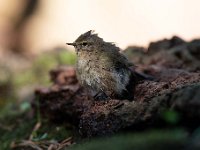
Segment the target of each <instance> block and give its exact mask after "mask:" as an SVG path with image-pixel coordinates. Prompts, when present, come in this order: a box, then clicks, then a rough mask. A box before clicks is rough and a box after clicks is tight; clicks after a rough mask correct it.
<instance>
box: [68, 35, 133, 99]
mask: <svg viewBox="0 0 200 150" xmlns="http://www.w3.org/2000/svg"><path fill="white" fill-rule="evenodd" d="M67 44H68V45H72V46H74V47H75V50H76V53H77V64H76V65H77V66H76V72H77V77H78V80H79V82H80V83H81V84H82V85H83V86H84V87H87V88H88V89H90V91H91V92H92V93H93V95H94V97H95V99H97V100H103V99H113V98H116V99H128V100H133V99H134V88H135V84H136V82H137V73H136V72H133V71H132V70H131V69H130V68H129V67H130V66H133V64H132V63H131V62H129V61H128V59H127V58H126V57H125V56H124V55H123V54H121V53H120V49H119V48H118V47H116V46H115V44H113V43H111V42H105V41H104V40H103V39H102V38H100V37H99V36H98V35H97V34H94V33H93V31H88V32H86V33H84V34H82V35H80V36H79V37H78V38H77V39H76V41H75V42H73V43H67Z"/></svg>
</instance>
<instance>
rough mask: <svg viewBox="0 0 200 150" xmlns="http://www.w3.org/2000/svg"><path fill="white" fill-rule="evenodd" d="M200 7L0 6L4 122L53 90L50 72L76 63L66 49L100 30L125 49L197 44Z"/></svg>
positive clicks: (127, 0) (111, 2)
mask: <svg viewBox="0 0 200 150" xmlns="http://www.w3.org/2000/svg"><path fill="white" fill-rule="evenodd" d="M199 6H200V1H199V0H151V1H149V0H81V1H80V0H56V1H55V0H48V1H47V0H46V1H45V0H17V1H16V0H0V110H1V111H0V118H3V117H4V118H5V115H7V114H8V112H9V113H11V111H10V108H12V110H14V109H13V108H15V109H16V110H17V111H25V110H27V109H29V108H30V103H29V101H30V100H31V99H32V95H33V91H34V89H35V88H36V87H38V86H40V85H48V84H50V83H49V77H48V72H49V70H50V69H52V68H54V67H56V66H58V65H66V64H69V65H73V64H74V63H75V60H76V56H75V54H74V51H73V49H72V48H71V47H67V46H66V45H65V43H66V42H72V41H74V40H75V39H76V38H77V37H78V36H79V35H80V34H82V33H84V32H86V31H88V30H95V31H96V32H97V33H99V35H100V36H101V37H103V38H104V40H106V41H110V42H115V43H116V44H117V45H118V46H119V47H121V48H122V49H124V48H126V47H127V46H130V45H137V46H145V47H147V46H148V44H149V43H150V42H151V41H156V40H159V39H163V38H170V37H172V36H174V35H177V36H180V37H181V38H183V39H185V40H191V39H193V38H199V37H200V28H199V27H200V9H199ZM24 100H25V101H24ZM13 104H14V106H13ZM16 105H17V107H16ZM8 110H9V111H8ZM0 126H1V124H0Z"/></svg>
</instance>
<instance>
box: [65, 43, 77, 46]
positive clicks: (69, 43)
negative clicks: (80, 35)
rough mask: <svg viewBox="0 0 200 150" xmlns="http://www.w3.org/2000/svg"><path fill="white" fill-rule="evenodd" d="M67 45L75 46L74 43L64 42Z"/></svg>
mask: <svg viewBox="0 0 200 150" xmlns="http://www.w3.org/2000/svg"><path fill="white" fill-rule="evenodd" d="M66 44H67V45H72V46H76V43H66Z"/></svg>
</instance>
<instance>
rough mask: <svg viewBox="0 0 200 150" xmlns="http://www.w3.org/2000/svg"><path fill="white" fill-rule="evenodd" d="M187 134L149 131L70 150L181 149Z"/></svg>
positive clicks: (83, 145) (82, 145)
mask: <svg viewBox="0 0 200 150" xmlns="http://www.w3.org/2000/svg"><path fill="white" fill-rule="evenodd" d="M186 137H187V134H186V133H185V132H184V131H181V130H172V131H164V130H160V131H151V132H146V133H136V134H124V135H117V136H113V137H107V138H99V139H93V140H91V141H87V142H85V143H82V144H77V145H75V146H73V147H71V149H70V150H102V149H108V150H169V149H176V150H179V149H182V148H183V145H184V143H185V141H186Z"/></svg>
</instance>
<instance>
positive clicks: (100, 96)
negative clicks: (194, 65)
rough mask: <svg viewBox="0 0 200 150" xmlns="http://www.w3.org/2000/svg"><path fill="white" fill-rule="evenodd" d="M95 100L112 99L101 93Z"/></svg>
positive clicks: (95, 96) (98, 93)
mask: <svg viewBox="0 0 200 150" xmlns="http://www.w3.org/2000/svg"><path fill="white" fill-rule="evenodd" d="M94 99H95V100H108V99H111V98H110V97H109V96H107V95H106V93H104V92H102V91H99V92H97V93H96V94H95V95H94Z"/></svg>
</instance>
